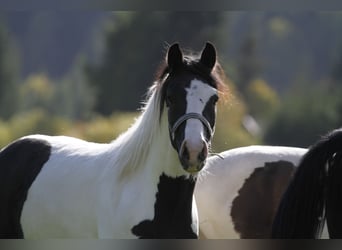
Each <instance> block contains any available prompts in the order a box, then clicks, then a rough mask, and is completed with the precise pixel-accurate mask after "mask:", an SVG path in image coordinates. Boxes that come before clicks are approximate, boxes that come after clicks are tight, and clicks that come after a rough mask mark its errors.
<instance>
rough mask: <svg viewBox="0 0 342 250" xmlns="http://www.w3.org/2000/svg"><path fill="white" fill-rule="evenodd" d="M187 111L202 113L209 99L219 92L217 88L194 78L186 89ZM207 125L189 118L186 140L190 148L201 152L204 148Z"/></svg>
mask: <svg viewBox="0 0 342 250" xmlns="http://www.w3.org/2000/svg"><path fill="white" fill-rule="evenodd" d="M186 92H187V95H186V101H187V107H186V113H198V114H202V113H203V110H204V108H205V106H206V104H207V103H208V101H209V99H210V98H211V97H212V96H214V95H216V94H217V90H216V89H215V88H213V87H211V86H210V85H208V84H206V83H204V82H202V81H200V80H197V79H194V80H192V81H191V83H190V87H189V88H187V89H186ZM205 129H206V128H205V127H204V125H203V124H202V122H201V121H200V120H198V119H189V120H187V121H186V124H185V132H184V140H185V141H186V142H187V147H188V149H189V150H190V151H191V150H195V151H199V152H201V150H202V148H203V140H204V132H205Z"/></svg>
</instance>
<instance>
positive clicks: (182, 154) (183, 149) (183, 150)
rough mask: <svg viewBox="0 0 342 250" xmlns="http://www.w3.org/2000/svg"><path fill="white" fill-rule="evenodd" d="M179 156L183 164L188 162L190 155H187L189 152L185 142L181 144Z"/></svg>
mask: <svg viewBox="0 0 342 250" xmlns="http://www.w3.org/2000/svg"><path fill="white" fill-rule="evenodd" d="M179 156H180V158H181V159H182V161H183V162H188V161H189V159H190V154H189V150H188V148H187V147H186V142H183V144H182V146H181V149H180V152H179Z"/></svg>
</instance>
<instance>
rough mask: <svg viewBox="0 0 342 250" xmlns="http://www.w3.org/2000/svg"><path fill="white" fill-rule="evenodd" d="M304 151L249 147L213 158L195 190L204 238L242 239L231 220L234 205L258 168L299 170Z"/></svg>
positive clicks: (285, 148) (301, 149) (228, 151)
mask: <svg viewBox="0 0 342 250" xmlns="http://www.w3.org/2000/svg"><path fill="white" fill-rule="evenodd" d="M306 152H307V149H304V148H295V147H279V146H248V147H240V148H235V149H231V150H227V151H224V152H222V153H220V154H219V155H220V157H221V158H220V157H218V156H211V157H209V158H208V160H207V164H206V166H205V168H204V169H203V170H205V171H203V170H202V172H203V173H205V175H200V176H199V178H198V180H197V183H196V187H195V198H196V202H197V207H198V216H199V225H200V231H201V235H202V236H204V237H205V238H207V239H236V238H240V235H239V233H238V232H236V231H235V228H234V223H233V221H232V218H231V208H232V202H233V201H234V199H235V198H236V197H237V196H238V192H239V190H240V189H241V187H242V186H243V185H244V183H245V180H246V179H248V178H249V177H250V175H251V174H252V173H253V172H254V170H255V168H258V167H261V166H264V165H265V162H275V161H280V160H284V161H288V162H291V163H292V164H294V166H298V163H299V161H300V159H301V157H302V156H303V155H304V154H305V153H306Z"/></svg>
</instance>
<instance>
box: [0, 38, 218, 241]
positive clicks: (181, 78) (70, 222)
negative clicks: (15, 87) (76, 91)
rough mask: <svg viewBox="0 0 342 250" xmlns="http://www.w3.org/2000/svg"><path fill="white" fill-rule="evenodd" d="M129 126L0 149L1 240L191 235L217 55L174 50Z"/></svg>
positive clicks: (212, 112)
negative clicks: (110, 136)
mask: <svg viewBox="0 0 342 250" xmlns="http://www.w3.org/2000/svg"><path fill="white" fill-rule="evenodd" d="M166 61H167V65H166V66H164V70H162V72H161V74H160V75H159V76H158V77H157V80H156V82H155V84H154V85H153V86H152V88H151V89H150V92H149V98H148V100H147V103H146V104H145V106H144V109H143V112H142V114H141V115H140V116H139V118H138V119H137V120H136V122H135V123H134V124H133V125H132V126H131V127H130V128H129V129H128V130H127V131H126V132H125V133H123V134H122V135H120V136H119V137H118V138H117V139H116V140H114V141H113V142H111V143H108V144H97V143H91V142H86V141H83V140H79V139H75V138H71V137H65V136H44V135H31V136H27V137H23V138H20V139H19V140H17V141H15V142H13V143H11V144H10V145H8V146H7V147H6V148H4V149H3V150H2V151H0V171H1V173H2V174H1V175H0V200H1V202H2V204H4V205H2V206H0V237H1V238H22V237H25V238H81V237H88V238H89V237H90V238H197V235H198V231H199V229H198V218H197V217H198V215H197V208H196V204H195V200H194V199H193V192H194V188H195V181H196V175H197V173H198V172H199V171H200V170H201V169H202V168H203V167H204V165H205V162H206V158H207V155H208V147H209V145H210V143H211V139H212V135H213V131H214V126H215V118H216V101H217V99H218V91H219V89H220V88H221V87H222V86H223V85H222V84H223V83H222V82H221V81H220V79H219V77H218V76H216V73H215V69H214V65H215V64H216V51H215V48H214V47H213V45H211V44H210V43H207V44H206V47H205V48H204V50H203V51H202V53H201V55H200V57H199V58H193V57H183V54H182V52H181V50H180V48H179V46H178V44H174V45H173V46H171V47H170V48H169V50H168V53H167V60H166Z"/></svg>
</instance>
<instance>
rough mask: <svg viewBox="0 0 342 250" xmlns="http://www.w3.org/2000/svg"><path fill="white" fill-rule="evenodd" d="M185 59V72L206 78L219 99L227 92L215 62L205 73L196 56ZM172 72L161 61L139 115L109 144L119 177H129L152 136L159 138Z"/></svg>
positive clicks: (144, 154) (147, 147)
mask: <svg viewBox="0 0 342 250" xmlns="http://www.w3.org/2000/svg"><path fill="white" fill-rule="evenodd" d="M184 59H185V60H184V65H185V69H186V70H188V71H189V72H192V73H195V74H198V75H200V76H201V77H203V78H204V79H207V80H208V82H209V83H210V84H212V85H213V87H215V88H216V89H217V90H218V91H219V93H220V95H221V96H223V95H225V94H226V93H227V86H226V84H225V80H226V78H225V73H224V71H223V69H222V67H221V65H220V64H219V63H218V62H216V64H215V67H214V68H213V70H212V71H211V72H208V71H207V70H206V69H205V68H204V67H203V66H202V65H200V64H199V63H198V58H197V57H193V56H187V57H185V58H184ZM171 73H172V72H170V68H169V67H168V66H167V64H166V62H165V61H164V62H163V63H162V64H161V66H160V67H159V70H158V71H157V74H156V77H155V81H154V83H153V85H152V86H151V87H150V89H149V91H148V94H147V99H146V101H145V102H143V107H142V108H141V114H140V116H139V117H138V118H137V119H136V120H135V122H134V123H133V124H132V125H131V127H130V128H129V129H128V130H127V131H126V132H124V133H123V134H121V135H120V136H119V137H118V138H117V139H116V140H114V141H113V142H112V146H113V147H114V148H115V150H116V152H117V155H116V159H115V165H117V166H120V168H121V174H120V176H122V177H123V176H127V175H129V174H130V173H131V172H133V171H134V170H135V169H136V168H137V167H138V166H139V164H141V163H143V162H144V161H145V160H146V156H147V155H148V152H149V145H151V143H152V141H153V140H154V137H155V136H158V132H159V131H160V126H161V122H162V119H161V118H162V115H163V111H164V103H165V93H166V82H167V81H166V79H167V77H168V76H169V75H170V74H171Z"/></svg>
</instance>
